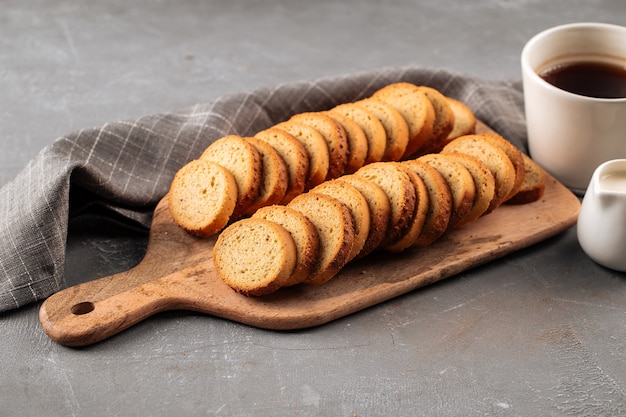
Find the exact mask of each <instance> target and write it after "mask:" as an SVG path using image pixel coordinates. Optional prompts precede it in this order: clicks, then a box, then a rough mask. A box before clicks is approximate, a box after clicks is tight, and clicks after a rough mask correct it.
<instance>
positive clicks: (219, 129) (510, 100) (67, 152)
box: [0, 67, 526, 311]
mask: <svg viewBox="0 0 626 417" xmlns="http://www.w3.org/2000/svg"><path fill="white" fill-rule="evenodd" d="M397 81H408V82H412V83H415V84H421V85H428V86H431V87H434V88H437V89H439V90H440V91H441V92H442V93H444V94H445V95H448V96H450V97H454V98H457V99H460V100H462V101H463V102H465V103H466V104H468V105H469V106H470V107H471V108H472V109H473V110H474V112H475V113H476V115H477V116H478V118H480V119H481V120H482V121H484V122H485V123H487V124H488V125H489V126H491V127H492V128H494V129H495V130H496V131H498V132H499V133H500V134H502V135H504V136H505V137H506V138H508V139H509V140H510V141H511V142H513V143H514V144H516V145H517V146H519V147H520V148H521V149H523V150H525V140H526V129H525V119H524V112H523V98H522V90H521V83H520V82H519V81H510V82H509V81H486V80H481V79H477V78H475V77H471V76H467V75H464V74H458V73H453V72H450V71H447V70H442V69H430V68H423V67H402V68H384V69H378V70H372V71H368V72H362V73H356V74H349V75H341V76H334V77H328V78H323V79H319V80H313V81H303V82H294V83H289V84H283V85H278V86H274V87H269V88H261V89H258V90H255V91H251V92H246V93H241V94H235V95H229V96H225V97H221V98H218V99H216V100H214V101H210V102H207V103H202V104H197V105H195V106H192V107H189V108H185V109H182V110H180V111H175V112H170V113H164V114H157V115H150V116H146V117H142V118H140V119H137V120H132V121H118V122H112V123H107V124H105V125H103V126H100V127H97V128H90V129H84V130H80V131H77V132H73V133H71V134H68V135H67V136H63V137H61V138H59V139H57V140H55V141H54V142H52V143H51V144H50V145H49V146H47V147H46V148H45V149H43V150H42V151H41V152H40V153H39V154H38V155H37V156H36V157H35V158H34V159H33V160H32V161H30V163H29V164H28V165H27V166H26V167H25V168H24V169H23V170H22V171H21V172H20V173H19V174H18V175H17V177H16V178H15V179H14V180H13V181H11V182H9V183H8V184H6V185H4V186H3V187H2V189H0V311H6V310H10V309H14V308H18V307H20V306H23V305H26V304H28V303H32V302H35V301H38V300H42V299H44V298H45V297H48V296H50V295H51V294H53V293H54V292H56V291H59V290H60V289H62V288H63V287H64V281H63V268H64V261H65V243H66V237H67V226H68V219H69V216H70V210H71V209H72V207H73V206H74V204H75V203H76V201H78V200H82V202H87V203H91V204H102V205H104V206H106V207H109V208H111V209H113V210H115V211H117V212H118V213H121V214H122V215H124V216H126V217H128V218H129V219H132V220H134V221H137V222H139V223H141V224H143V225H145V226H149V223H150V218H151V213H152V209H153V208H154V206H155V205H156V203H157V202H158V201H159V200H160V199H161V198H162V197H163V196H164V195H165V194H166V193H167V191H168V188H169V184H170V181H171V180H172V178H173V176H174V174H175V173H176V171H177V170H178V169H179V168H180V167H181V166H182V165H184V164H185V163H186V162H188V161H190V160H192V159H194V158H196V157H198V156H199V155H200V154H201V153H202V151H203V150H204V149H205V148H206V147H207V146H208V145H209V144H210V143H211V142H212V141H214V140H215V139H217V138H219V137H222V136H224V135H226V134H239V135H252V134H254V133H256V132H258V131H260V130H262V129H265V128H267V127H269V126H271V125H273V124H276V123H278V122H280V121H283V120H285V119H287V118H288V117H289V116H291V115H292V114H295V113H299V112H303V111H315V110H324V109H328V108H330V107H333V106H335V105H337V104H340V103H345V102H350V101H354V100H358V99H360V98H363V97H367V96H369V95H370V94H372V93H373V92H374V91H375V90H376V89H378V88H380V87H382V86H384V85H386V84H389V83H392V82H397ZM85 200H86V201H85ZM70 203H71V204H70Z"/></svg>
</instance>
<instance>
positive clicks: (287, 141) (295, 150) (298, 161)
mask: <svg viewBox="0 0 626 417" xmlns="http://www.w3.org/2000/svg"><path fill="white" fill-rule="evenodd" d="M254 137H256V138H259V139H261V140H264V141H266V142H267V143H269V144H270V145H272V146H273V147H274V149H276V151H277V152H278V154H279V155H280V156H281V157H282V158H283V160H284V161H285V163H286V164H287V172H288V174H289V182H288V185H287V191H286V192H285V197H284V198H283V199H282V200H281V204H287V203H288V202H290V201H291V200H292V199H293V198H294V197H296V196H298V195H300V194H302V193H303V192H304V187H305V184H306V180H307V176H308V174H309V155H308V153H307V151H306V148H305V147H304V145H303V144H302V143H300V141H299V140H297V139H296V138H294V137H293V136H291V135H290V134H289V133H287V132H285V131H284V130H282V129H277V128H274V127H271V128H269V129H266V130H263V131H261V132H259V133H257V134H256V135H254Z"/></svg>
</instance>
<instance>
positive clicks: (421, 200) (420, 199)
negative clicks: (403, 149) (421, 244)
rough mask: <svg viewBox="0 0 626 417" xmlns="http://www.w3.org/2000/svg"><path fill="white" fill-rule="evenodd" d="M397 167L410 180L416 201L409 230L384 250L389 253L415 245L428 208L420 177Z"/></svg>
mask: <svg viewBox="0 0 626 417" xmlns="http://www.w3.org/2000/svg"><path fill="white" fill-rule="evenodd" d="M398 166H399V167H400V168H401V169H402V170H404V171H405V172H406V173H407V175H408V176H409V178H410V179H411V182H412V183H413V186H414V187H415V192H416V196H417V201H416V203H415V211H414V212H413V219H412V220H411V226H410V227H409V230H408V231H407V232H406V233H405V234H404V236H403V237H402V238H401V239H400V240H398V241H397V242H396V243H394V244H392V245H389V246H387V247H385V248H384V249H386V250H388V251H390V252H401V251H403V250H405V249H407V248H410V247H412V246H414V245H415V242H417V239H418V238H419V236H420V235H421V233H422V230H423V229H424V223H425V222H426V216H427V215H428V210H429V208H430V201H429V197H428V190H427V189H426V184H424V181H423V180H422V177H420V176H419V175H417V174H416V173H415V171H413V170H411V169H410V168H409V167H407V166H406V165H404V164H402V163H398Z"/></svg>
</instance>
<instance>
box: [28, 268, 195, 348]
mask: <svg viewBox="0 0 626 417" xmlns="http://www.w3.org/2000/svg"><path fill="white" fill-rule="evenodd" d="M141 269H142V268H136V269H131V270H129V271H126V272H122V273H119V274H116V275H111V276H109V277H105V278H100V279H97V280H94V281H89V282H85V283H82V284H78V285H75V286H72V287H70V288H67V289H64V290H62V291H59V292H57V293H55V294H53V295H52V296H50V297H49V298H48V299H46V300H45V301H44V302H43V304H42V306H41V308H40V310H39V320H40V322H41V325H42V327H43V329H44V331H45V332H46V333H47V334H48V336H50V337H51V338H52V339H53V340H55V341H57V342H59V343H61V344H63V345H67V346H84V345H88V344H92V343H96V342H99V341H102V340H104V339H106V338H108V337H111V336H113V335H115V334H117V333H119V332H121V331H123V330H125V329H127V328H129V327H131V326H133V325H134V324H136V323H138V322H140V321H142V320H144V319H146V318H148V317H150V316H152V315H154V314H156V313H158V312H161V311H165V310H171V309H176V308H183V307H185V306H186V305H188V304H190V303H193V293H192V292H190V291H189V289H188V288H186V286H184V285H181V283H183V282H184V281H185V280H186V279H188V278H189V277H197V276H198V275H199V274H201V273H202V271H198V268H197V267H195V268H186V269H183V270H181V271H179V272H174V273H171V274H169V275H166V276H164V277H161V278H156V279H151V280H147V278H145V277H142V276H141ZM146 280H147V282H143V283H139V284H138V283H137V282H138V281H146ZM187 307H189V306H187Z"/></svg>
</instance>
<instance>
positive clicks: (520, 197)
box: [506, 154, 547, 204]
mask: <svg viewBox="0 0 626 417" xmlns="http://www.w3.org/2000/svg"><path fill="white" fill-rule="evenodd" d="M522 158H523V159H524V169H525V171H526V174H525V176H524V182H523V183H522V186H521V187H520V189H519V190H518V192H517V194H515V195H514V196H513V197H511V198H510V199H508V200H507V201H506V203H507V204H527V203H532V202H534V201H537V200H539V199H540V198H541V197H542V196H543V193H544V191H545V188H546V180H547V174H546V172H545V171H544V170H543V168H541V167H540V166H539V165H538V164H537V163H536V162H535V161H533V160H532V159H530V157H529V156H528V155H526V154H522Z"/></svg>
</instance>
